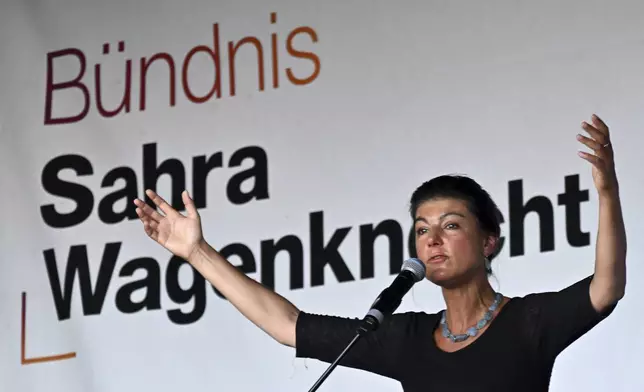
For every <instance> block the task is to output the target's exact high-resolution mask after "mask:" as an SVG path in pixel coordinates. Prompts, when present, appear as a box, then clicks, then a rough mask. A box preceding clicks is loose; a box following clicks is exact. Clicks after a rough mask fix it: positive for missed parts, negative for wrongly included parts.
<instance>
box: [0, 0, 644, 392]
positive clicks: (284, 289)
mask: <svg viewBox="0 0 644 392" xmlns="http://www.w3.org/2000/svg"><path fill="white" fill-rule="evenodd" d="M0 9H1V10H2V11H1V12H0V36H2V40H1V41H0V69H1V70H2V72H1V73H0V82H1V83H0V85H1V86H2V89H1V90H0V181H1V184H0V185H1V189H2V192H1V193H0V201H1V202H2V203H1V204H2V205H4V206H5V207H4V208H5V211H4V214H3V215H4V217H3V220H2V225H1V231H0V234H1V235H0V249H2V251H1V252H2V262H1V263H0V332H1V333H0V347H2V349H1V350H0V390H2V391H7V392H14V391H25V392H28V391H34V392H35V391H45V390H46V391H54V392H63V391H64V392H88V391H93V392H94V391H95V392H107V391H144V390H145V391H159V392H161V391H168V392H170V391H177V390H181V391H192V390H194V391H199V390H214V391H256V390H262V391H284V392H286V391H304V390H308V388H309V387H310V386H311V385H312V384H313V383H314V382H315V380H316V379H317V378H318V377H319V376H320V375H321V374H322V373H323V372H324V370H325V369H326V367H327V364H324V363H322V362H318V361H315V360H310V359H309V360H305V359H299V358H295V351H294V350H293V349H291V348H288V347H285V346H282V345H280V344H278V343H277V342H275V341H274V340H272V339H271V338H270V337H269V336H267V335H266V334H265V333H264V332H262V331H261V330H260V329H259V328H257V327H256V326H255V325H253V324H252V323H251V322H249V321H248V320H247V319H245V318H244V317H243V316H242V315H241V314H240V313H239V312H238V311H237V310H236V309H235V308H234V307H233V306H231V305H230V303H229V302H228V301H227V300H225V299H224V298H223V297H222V295H221V294H220V293H219V292H218V291H217V290H215V289H214V287H213V286H212V285H210V284H209V283H208V282H207V281H205V280H204V278H203V277H201V276H200V275H199V274H197V273H196V272H195V271H194V270H193V269H192V268H191V267H190V265H188V264H187V263H185V261H183V260H181V259H179V258H178V257H173V256H172V254H170V253H169V252H168V251H167V250H165V249H164V248H162V247H160V246H159V245H158V244H156V243H155V242H154V241H152V240H151V239H150V238H148V237H147V236H146V235H145V233H144V231H143V227H142V224H141V222H140V221H139V220H138V219H137V216H136V213H135V206H134V204H133V203H132V200H133V199H135V198H137V197H139V198H144V197H145V195H144V193H143V191H144V189H147V188H152V189H156V190H157V192H158V193H159V194H161V195H162V196H164V197H165V198H166V200H168V201H169V202H171V203H172V204H173V205H174V206H175V207H177V208H182V203H181V192H182V191H183V190H184V189H187V190H189V192H190V194H191V195H192V196H193V197H194V200H195V203H196V204H197V207H198V208H199V212H200V214H201V217H202V221H203V230H204V235H205V237H206V239H207V240H208V241H209V242H210V243H211V244H212V245H213V246H214V247H215V248H216V249H218V250H221V251H222V252H223V253H225V254H226V255H228V256H229V260H230V261H231V263H233V264H234V265H236V266H239V268H241V270H242V271H243V272H245V273H247V274H248V275H249V276H250V277H252V278H253V279H255V280H257V281H260V282H262V283H263V284H265V285H266V286H268V287H270V288H272V289H274V290H275V291H277V292H278V293H280V294H282V295H284V296H285V297H286V298H288V299H289V300H290V301H291V302H293V303H294V304H295V305H296V306H298V307H299V308H300V309H302V310H306V311H309V312H313V313H318V314H335V315H340V316H347V317H361V316H363V315H364V314H365V312H366V311H367V310H368V308H369V305H370V304H371V303H372V302H373V300H374V299H375V297H376V296H377V295H378V293H379V292H380V291H381V290H382V289H383V288H385V287H386V286H387V285H389V284H390V282H391V281H392V279H393V278H394V276H395V275H396V274H397V273H398V272H399V269H400V266H401V263H402V261H403V260H405V259H406V258H408V257H410V255H411V254H412V252H413V251H412V249H410V245H409V239H410V235H411V234H412V233H411V229H412V222H411V219H410V217H409V212H408V207H409V205H408V203H409V198H410V196H411V193H412V192H413V190H414V189H415V188H416V187H417V186H418V185H420V184H421V183H422V182H424V181H426V180H428V179H430V178H432V177H434V176H437V175H441V174H449V173H460V174H466V175H468V176H471V177H472V178H474V179H475V180H476V181H478V182H479V183H480V184H482V186H483V187H484V188H485V189H487V190H488V191H489V192H490V194H491V195H492V196H493V198H494V199H495V201H496V202H497V203H498V205H499V207H500V208H501V211H502V213H503V215H504V222H503V225H502V235H503V238H504V243H503V249H502V251H501V253H500V254H499V256H498V257H497V258H496V259H495V260H494V261H493V263H492V269H493V271H494V274H493V276H492V277H491V281H492V283H493V286H494V288H495V289H497V290H499V291H500V292H502V293H503V294H504V295H506V296H522V295H526V294H528V293H533V292H542V291H554V290H560V289H562V288H564V287H566V286H568V285H570V284H572V283H573V282H575V281H578V280H580V279H582V278H583V277H585V276H588V275H590V274H592V272H593V266H594V256H595V244H596V233H597V220H598V213H597V212H598V203H597V191H596V190H595V188H594V185H593V179H592V176H591V166H590V164H589V163H588V162H586V161H584V160H583V159H580V158H579V156H578V155H577V151H578V150H583V146H581V145H580V144H579V142H578V141H577V140H576V138H575V137H576V135H577V134H578V133H581V132H583V130H582V129H581V127H580V124H581V122H582V121H589V120H590V115H591V114H593V113H597V114H598V115H599V116H601V117H602V119H604V120H605V121H606V123H607V124H608V125H609V127H610V129H611V135H612V141H613V146H614V150H615V162H616V167H617V172H618V177H619V180H620V192H621V197H622V203H623V209H624V214H625V220H626V228H627V234H628V239H629V245H628V246H629V247H628V259H627V263H628V287H627V290H626V296H625V297H624V298H623V299H622V301H621V302H620V304H619V305H618V306H617V308H616V309H615V312H614V313H613V314H612V315H611V316H610V317H609V318H607V319H606V320H604V321H603V322H602V323H600V324H599V325H598V326H597V327H596V328H593V329H592V330H591V331H590V332H588V333H587V334H586V335H584V336H583V337H582V338H581V339H580V340H579V341H577V342H575V343H574V344H573V345H571V346H570V347H569V348H568V349H567V350H566V351H565V352H564V353H562V354H561V355H560V356H559V358H558V359H557V362H556V364H555V368H554V371H553V376H552V382H551V385H552V390H553V391H571V390H578V391H582V390H583V391H605V390H607V389H608V390H612V391H641V390H644V381H642V377H641V376H640V375H639V372H640V371H641V368H642V364H643V363H644V354H643V352H644V338H642V334H641V331H639V327H640V326H642V325H643V324H644V313H643V312H642V305H641V300H642V298H644V263H642V262H640V259H642V257H643V256H644V255H643V253H644V244H642V243H640V242H639V240H638V238H640V237H641V236H642V235H644V223H642V222H644V219H642V218H643V217H644V206H642V205H640V202H641V198H642V195H643V194H644V181H643V176H642V169H641V168H642V163H641V162H642V158H641V156H640V154H641V148H642V145H644V132H643V130H644V116H643V113H644V111H643V110H642V109H643V106H642V105H644V76H643V75H644V73H643V72H644V71H643V70H644V44H643V43H644V24H643V23H642V15H643V14H644V3H641V2H636V1H626V0H623V1H610V2H609V1H604V2H602V1H594V2H585V1H581V0H576V1H568V2H556V1H546V2H514V1H507V0H506V1H501V0H496V1H491V2H490V1H488V2H446V1H438V2H402V3H401V2H384V1H369V2H367V1H363V2H358V1H349V2H326V3H325V2H313V1H298V2H289V1H275V2H261V1H234V2H233V1H227V2H212V1H210V2H206V1H198V0H187V1H182V2H178V1H176V2H172V1H154V2H153V1H151V0H140V1H137V2H124V1H110V2H108V1H90V2H88V1H84V2H81V1H72V0H57V1H52V2H25V1H17V0H8V1H4V2H3V4H2V6H0ZM443 308H444V302H443V298H442V296H441V291H440V289H439V288H438V287H436V286H434V285H433V284H431V283H430V282H427V281H424V282H421V283H419V284H417V285H415V286H414V287H413V289H412V290H411V291H410V293H409V294H408V295H407V296H406V297H405V298H404V301H403V303H402V305H401V306H400V307H399V308H398V312H402V311H407V310H418V311H426V312H436V311H438V310H440V309H443ZM347 343H348V342H347ZM338 354H339V353H338ZM463 372H464V374H466V373H467V369H463ZM431 373H432V369H427V377H431V376H432V375H431ZM502 373H503V369H499V374H497V375H494V374H492V375H490V377H502V376H503V375H502ZM322 389H323V390H335V391H354V390H367V389H373V390H378V391H398V390H400V385H399V383H397V382H396V381H394V380H390V379H387V378H383V377H379V376H376V375H373V374H369V373H366V372H362V371H357V370H353V369H347V368H342V367H340V368H337V369H336V370H335V371H334V372H333V373H332V375H331V376H330V377H329V378H328V379H327V381H326V382H325V384H324V387H323V388H321V390H322Z"/></svg>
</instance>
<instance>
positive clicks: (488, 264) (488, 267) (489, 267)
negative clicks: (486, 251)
mask: <svg viewBox="0 0 644 392" xmlns="http://www.w3.org/2000/svg"><path fill="white" fill-rule="evenodd" d="M483 258H484V259H485V270H486V271H492V263H491V262H490V259H488V258H487V256H484V257H483Z"/></svg>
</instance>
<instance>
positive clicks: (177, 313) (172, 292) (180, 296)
mask: <svg viewBox="0 0 644 392" xmlns="http://www.w3.org/2000/svg"><path fill="white" fill-rule="evenodd" d="M182 266H186V267H187V268H190V270H191V271H192V285H191V286H190V287H188V288H187V289H184V288H182V287H181V285H180V284H179V270H180V269H181V267H182ZM165 279H166V289H167V290H168V297H170V299H171V300H172V301H173V302H175V303H178V304H185V303H188V302H189V301H191V300H194V307H193V308H192V311H191V312H188V313H185V312H183V311H182V310H181V309H172V310H168V318H169V319H170V321H172V322H173V323H175V324H180V325H183V324H192V323H194V322H196V321H197V320H199V319H200V318H201V316H203V314H204V312H205V310H206V285H205V279H204V277H203V276H201V274H199V273H198V272H197V271H196V270H195V269H194V268H192V267H191V266H190V264H188V263H186V262H185V260H183V259H182V258H180V257H177V256H173V257H172V258H171V259H170V262H169V263H168V268H167V270H166V274H165Z"/></svg>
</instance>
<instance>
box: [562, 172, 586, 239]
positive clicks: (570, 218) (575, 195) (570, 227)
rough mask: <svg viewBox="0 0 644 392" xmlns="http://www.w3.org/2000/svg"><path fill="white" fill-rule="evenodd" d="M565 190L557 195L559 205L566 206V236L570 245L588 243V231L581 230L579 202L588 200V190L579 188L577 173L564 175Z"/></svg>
mask: <svg viewBox="0 0 644 392" xmlns="http://www.w3.org/2000/svg"><path fill="white" fill-rule="evenodd" d="M565 184H566V185H565V187H566V191H565V192H564V193H561V194H559V195H558V199H557V201H558V203H559V205H563V206H565V207H566V238H567V239H568V243H569V244H570V245H571V246H576V247H579V246H587V245H590V233H588V232H582V231H581V202H583V201H588V190H587V189H585V190H583V191H582V190H580V189H579V175H578V174H577V175H571V176H566V177H565Z"/></svg>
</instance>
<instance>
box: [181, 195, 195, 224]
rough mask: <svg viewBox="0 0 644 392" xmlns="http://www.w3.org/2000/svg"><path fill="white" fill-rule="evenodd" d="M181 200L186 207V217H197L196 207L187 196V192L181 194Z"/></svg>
mask: <svg viewBox="0 0 644 392" xmlns="http://www.w3.org/2000/svg"><path fill="white" fill-rule="evenodd" d="M181 199H183V204H184V205H185V206H186V212H187V214H188V216H189V217H190V218H197V217H199V213H198V212H197V207H195V203H194V202H193V201H192V198H191V197H190V195H189V194H188V191H187V190H185V191H183V192H182V193H181Z"/></svg>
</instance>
